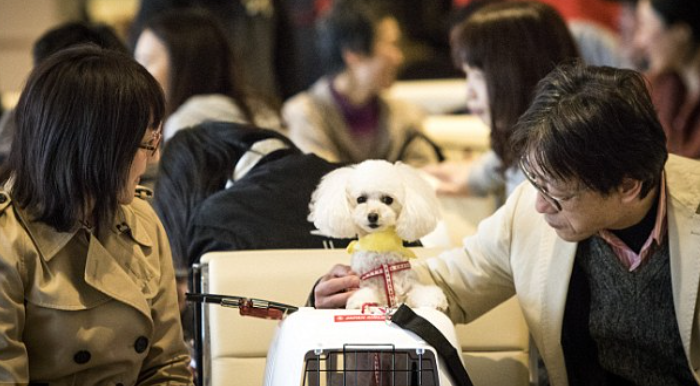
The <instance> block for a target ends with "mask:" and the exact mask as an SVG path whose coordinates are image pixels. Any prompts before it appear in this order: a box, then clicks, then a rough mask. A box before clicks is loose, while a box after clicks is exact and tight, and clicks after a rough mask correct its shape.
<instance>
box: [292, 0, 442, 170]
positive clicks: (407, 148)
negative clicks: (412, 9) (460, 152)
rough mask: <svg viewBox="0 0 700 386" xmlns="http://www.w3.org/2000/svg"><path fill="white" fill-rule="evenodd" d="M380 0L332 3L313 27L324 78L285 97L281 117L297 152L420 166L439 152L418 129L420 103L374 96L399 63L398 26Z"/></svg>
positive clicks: (392, 77) (334, 158) (391, 80)
mask: <svg viewBox="0 0 700 386" xmlns="http://www.w3.org/2000/svg"><path fill="white" fill-rule="evenodd" d="M381 5H386V4H384V3H379V2H371V1H362V0H336V1H334V2H333V5H332V7H331V8H330V10H329V11H328V13H327V14H325V15H324V17H323V18H322V19H321V20H320V21H319V23H318V26H317V28H318V34H317V36H318V39H319V40H318V49H319V54H320V55H321V57H322V58H323V63H324V64H325V65H326V66H327V69H326V71H325V76H323V77H322V78H321V79H319V80H318V81H317V82H316V83H314V84H313V85H312V86H311V88H310V89H309V90H307V91H305V92H303V93H300V94H298V95H296V96H294V97H293V98H291V99H290V100H288V101H287V102H285V104H284V106H283V110H282V115H283V117H284V120H285V123H286V124H287V125H288V129H289V138H290V139H291V140H292V141H293V142H294V143H295V144H296V145H297V146H298V147H299V148H300V149H301V150H303V151H305V152H310V153H315V154H317V155H319V156H321V157H322V158H325V159H327V160H329V161H332V162H349V163H357V162H361V161H364V160H366V159H371V158H373V159H385V160H388V161H397V160H400V161H404V162H406V163H408V164H411V165H413V166H422V165H425V164H428V163H432V162H435V161H437V160H438V159H439V157H440V156H441V155H440V154H438V153H439V152H437V151H436V147H435V146H434V144H433V143H432V142H431V141H429V140H428V139H427V138H426V137H425V136H424V135H423V133H422V120H423V114H422V112H421V111H420V108H419V107H417V106H412V105H410V104H408V103H405V102H403V101H398V100H395V99H389V98H387V97H385V96H383V95H382V94H381V93H382V92H383V91H384V90H386V89H387V88H388V87H390V86H391V85H392V84H393V83H394V81H395V80H396V76H397V73H398V71H399V68H400V66H401V64H402V63H403V60H404V57H403V53H402V52H401V49H400V48H399V39H400V38H401V30H400V29H399V25H398V23H397V21H396V19H395V18H394V17H392V16H391V15H390V13H389V12H388V11H389V10H388V9H387V8H385V7H382V6H381Z"/></svg>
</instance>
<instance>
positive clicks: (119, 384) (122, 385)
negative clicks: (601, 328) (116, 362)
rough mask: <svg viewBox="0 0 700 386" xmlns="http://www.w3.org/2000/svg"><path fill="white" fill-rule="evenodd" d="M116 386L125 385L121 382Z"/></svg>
mask: <svg viewBox="0 0 700 386" xmlns="http://www.w3.org/2000/svg"><path fill="white" fill-rule="evenodd" d="M114 386H124V384H123V383H121V382H119V383H117V384H116V385H114Z"/></svg>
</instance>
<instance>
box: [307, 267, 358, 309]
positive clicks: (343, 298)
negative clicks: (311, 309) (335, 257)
mask: <svg viewBox="0 0 700 386" xmlns="http://www.w3.org/2000/svg"><path fill="white" fill-rule="evenodd" d="M358 288H360V278H359V277H358V276H357V274H356V273H355V272H353V271H352V270H351V269H350V267H349V266H347V265H340V264H338V265H336V266H334V267H333V268H331V270H330V272H328V273H327V274H325V275H324V276H323V277H322V278H321V280H319V282H318V284H317V285H316V287H315V288H314V298H315V306H316V308H343V307H345V304H346V303H347V301H348V298H349V297H350V295H352V294H353V292H355V291H356V290H357V289H358Z"/></svg>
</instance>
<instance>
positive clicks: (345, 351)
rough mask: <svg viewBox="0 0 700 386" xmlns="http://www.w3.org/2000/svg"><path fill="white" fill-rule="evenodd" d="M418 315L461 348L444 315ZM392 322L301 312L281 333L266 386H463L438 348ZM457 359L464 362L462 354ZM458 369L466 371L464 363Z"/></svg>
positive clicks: (377, 315) (380, 316) (351, 313)
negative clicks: (448, 366) (458, 385)
mask: <svg viewBox="0 0 700 386" xmlns="http://www.w3.org/2000/svg"><path fill="white" fill-rule="evenodd" d="M416 313H417V314H418V315H419V316H420V317H421V318H420V319H423V320H425V321H428V322H429V323H430V324H431V325H432V326H434V327H435V328H436V329H437V330H440V331H441V332H442V336H444V338H446V343H449V345H451V347H452V348H454V347H459V344H458V342H457V336H456V333H455V330H454V326H453V325H452V323H451V322H450V320H449V319H448V318H447V317H446V316H445V315H444V314H442V313H441V312H439V311H437V310H434V309H428V308H421V309H418V310H416ZM388 318H389V316H387V315H386V314H384V312H383V311H379V312H377V310H375V311H374V312H365V313H363V312H362V311H361V310H315V309H312V308H302V309H300V310H299V311H298V312H296V313H294V314H292V315H289V316H288V317H287V318H286V319H285V320H284V321H283V322H282V323H280V325H279V327H278V329H277V332H276V335H275V338H274V339H273V341H272V344H271V346H270V350H269V352H268V356H267V363H266V370H265V381H264V385H265V386H292V385H294V386H297V385H300V386H336V385H337V386H341V385H342V386H369V385H390V386H412V385H424V386H437V385H441V386H448V385H457V383H454V382H453V380H452V379H451V377H450V375H449V374H450V373H449V371H448V368H447V367H446V362H445V358H443V357H441V356H440V355H439V353H438V352H437V351H436V349H435V348H434V347H433V346H431V345H430V344H428V343H427V342H426V340H425V339H424V338H422V337H420V336H418V335H416V334H415V333H413V332H411V331H408V330H406V329H404V328H401V327H399V326H397V325H396V324H395V323H392V322H390V321H389V319H388ZM455 355H456V357H457V358H459V355H458V354H456V351H455ZM457 363H458V366H460V367H461V366H462V362H461V358H460V359H457ZM462 370H463V367H462ZM465 375H466V373H465ZM462 383H464V382H462ZM467 384H468V383H467Z"/></svg>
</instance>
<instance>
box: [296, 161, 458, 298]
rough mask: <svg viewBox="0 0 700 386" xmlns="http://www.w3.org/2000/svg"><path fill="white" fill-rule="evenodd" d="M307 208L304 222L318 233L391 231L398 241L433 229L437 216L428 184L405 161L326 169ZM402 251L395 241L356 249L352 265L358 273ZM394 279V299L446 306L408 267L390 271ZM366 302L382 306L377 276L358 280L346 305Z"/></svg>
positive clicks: (399, 257) (391, 260)
mask: <svg viewBox="0 0 700 386" xmlns="http://www.w3.org/2000/svg"><path fill="white" fill-rule="evenodd" d="M309 207H310V210H311V212H310V214H309V221H312V222H313V223H314V225H315V226H316V227H317V228H318V229H319V230H320V231H321V233H323V234H325V235H327V236H331V237H337V238H354V237H358V239H359V240H360V241H362V239H363V238H364V237H366V236H367V235H369V234H373V233H375V232H385V233H390V232H392V231H395V233H396V235H397V236H398V237H399V238H400V239H402V240H406V241H415V240H418V239H419V238H421V237H423V236H425V235H426V234H428V233H430V232H431V231H432V230H433V229H435V227H436V225H437V222H438V219H439V209H438V201H437V198H436V196H435V192H434V190H433V189H432V187H431V186H430V185H429V184H428V183H427V182H426V181H425V180H423V178H422V177H421V176H420V175H419V174H418V173H417V172H416V171H415V170H414V169H413V168H411V167H410V166H408V165H405V164H403V163H401V162H397V163H395V164H392V163H390V162H387V161H380V160H369V161H364V162H362V163H360V164H357V165H352V166H347V167H343V168H340V169H336V170H334V171H333V172H331V173H329V174H327V175H326V176H324V177H323V179H322V180H321V182H320V184H319V186H318V188H317V189H316V191H314V193H313V195H312V198H311V204H310V206H309ZM360 249H361V248H360ZM404 251H405V250H402V248H401V247H400V246H399V248H397V250H392V251H389V252H379V251H374V250H358V248H355V250H354V252H353V255H352V262H351V266H352V270H353V271H354V272H355V273H356V274H358V275H359V276H362V275H363V274H365V273H366V272H369V271H371V270H373V269H374V268H376V267H379V266H381V265H382V264H394V263H397V262H401V261H404V260H406V259H407V256H406V254H405V252H404ZM409 253H410V252H409ZM393 279H394V289H395V291H396V300H397V303H404V302H405V303H406V304H407V305H409V306H411V307H434V308H439V309H442V310H445V309H446V308H447V300H446V298H445V295H444V293H443V292H442V291H441V290H440V289H439V288H438V287H436V286H425V285H421V284H419V283H418V282H417V278H416V274H415V273H414V272H413V271H412V270H410V269H409V270H406V271H399V272H395V273H394V274H393ZM366 303H377V304H378V305H387V304H386V303H387V298H386V291H385V289H384V281H383V279H382V278H381V277H374V278H369V279H366V280H363V281H362V283H361V285H360V289H359V290H358V291H356V292H355V293H354V294H353V295H352V296H351V297H350V299H349V300H348V303H347V308H361V307H362V305H363V304H366Z"/></svg>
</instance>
